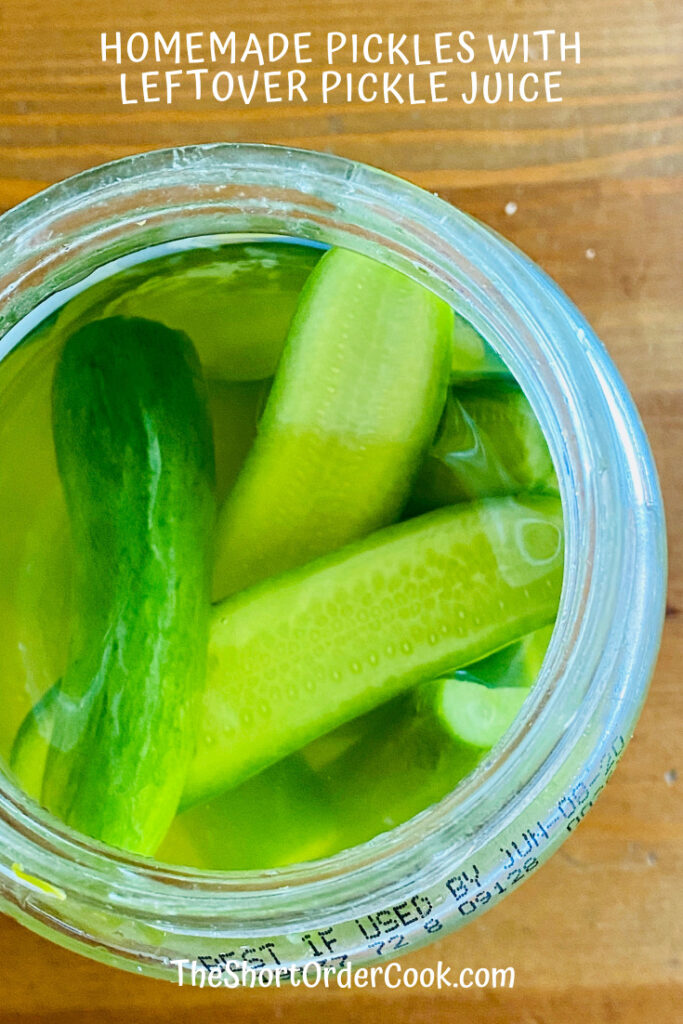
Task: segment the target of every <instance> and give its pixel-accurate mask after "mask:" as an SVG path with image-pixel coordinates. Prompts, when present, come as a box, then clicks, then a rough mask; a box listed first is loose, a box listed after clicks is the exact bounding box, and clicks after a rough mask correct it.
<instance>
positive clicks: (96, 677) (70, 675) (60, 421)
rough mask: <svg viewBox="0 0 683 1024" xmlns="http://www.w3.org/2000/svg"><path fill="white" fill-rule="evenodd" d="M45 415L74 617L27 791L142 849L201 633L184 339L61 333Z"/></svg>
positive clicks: (189, 716) (201, 485)
mask: <svg viewBox="0 0 683 1024" xmlns="http://www.w3.org/2000/svg"><path fill="white" fill-rule="evenodd" d="M53 426H54V439H55V447H56V453H57V461H58V467H59V472H60V476H61V479H62V483H63V486H64V491H65V496H66V501H67V507H68V510H69V515H70V527H71V534H72V543H73V550H74V559H75V565H74V595H75V604H74V606H75V609H76V615H75V623H74V629H73V632H72V637H71V647H70V659H69V666H68V668H67V670H66V673H65V675H64V677H63V679H62V682H61V686H60V688H59V696H58V699H57V701H56V704H55V719H54V728H53V733H52V744H51V748H50V750H49V752H48V757H47V762H46V769H45V776H44V780H43V790H42V800H43V802H44V803H45V805H46V806H47V807H48V809H49V810H51V811H52V812H53V813H55V814H57V815H58V816H59V817H61V818H62V819H63V820H64V821H65V822H66V823H67V824H69V825H71V826H73V827H74V828H76V829H78V830H80V831H81V832H84V833H86V834H88V835H90V836H93V837H94V838H97V839H100V840H102V841H104V842H108V843H110V844H111V845H114V846H119V847H121V848H124V849H127V850H131V851H133V852H137V853H153V852H154V850H155V849H156V847H157V845H158V843H159V842H160V841H161V839H162V838H163V835H164V834H165V832H166V830H167V828H168V826H169V824H170V822H171V820H172V819H173V816H174V814H175V812H176V809H177V804H178V800H179V798H180V794H181V792H182V788H183V784H184V781H185V774H186V770H187V765H188V762H189V759H190V757H191V754H192V749H193V746H194V742H195V734H196V728H197V711H198V706H199V696H200V694H201V692H202V689H203V686H204V680H205V665H206V649H207V641H208V623H209V608H210V604H209V583H210V565H211V557H210V556H211V551H210V539H211V531H212V527H213V524H214V519H215V497H214V458H213V442H212V434H211V423H210V420H209V416H208V411H207V402H206V393H205V386H204V382H203V378H202V375H201V370H200V366H199V361H198V359H197V356H196V353H195V352H194V349H193V347H192V344H191V342H190V341H189V339H188V338H187V337H186V336H185V335H182V334H180V333H178V332H175V331H171V330H169V329H168V328H165V327H162V326H160V325H157V324H152V323H151V322H148V321H144V320H138V319H124V318H112V319H109V320H100V321H97V322H94V323H92V324H90V325H89V326H87V327H85V328H83V329H81V330H79V331H77V332H76V333H75V334H74V335H72V336H71V337H70V338H69V339H68V341H67V343H66V346H65V348H64V351H63V353H62V356H61V359H60V362H59V363H58V366H57V369H56V372H55V379H54V385H53Z"/></svg>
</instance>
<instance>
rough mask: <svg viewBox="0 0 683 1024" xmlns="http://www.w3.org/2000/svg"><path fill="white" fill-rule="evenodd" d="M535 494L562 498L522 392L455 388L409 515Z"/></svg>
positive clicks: (506, 386)
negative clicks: (522, 493)
mask: <svg viewBox="0 0 683 1024" xmlns="http://www.w3.org/2000/svg"><path fill="white" fill-rule="evenodd" d="M531 490H538V491H545V492H548V493H552V494H558V493H559V488H558V483H557V477H556V474H555V468H554V466H553V462H552V458H551V456H550V452H549V450H548V445H547V442H546V439H545V436H544V434H543V431H542V430H541V427H540V425H539V423H538V420H537V419H536V416H535V414H534V412H533V410H532V408H531V406H530V404H529V401H528V399H527V398H526V396H525V395H524V393H523V392H522V391H521V389H520V388H519V387H518V386H517V385H515V384H514V383H510V382H499V383H498V385H497V386H496V385H493V384H489V385H486V386H484V387H482V386H481V385H472V386H470V387H465V386H461V387H451V389H450V391H449V394H448V398H447V401H446V405H445V409H444V413H443V417H442V420H441V424H440V425H439V430H438V432H437V436H436V438H435V440H434V443H433V444H432V446H431V449H430V451H429V453H428V455H427V457H426V459H425V460H424V462H423V463H422V466H421V468H420V472H419V474H418V477H417V480H416V482H415V486H414V488H413V491H412V493H411V496H410V500H409V502H408V512H409V514H411V515H415V514H419V513H420V512H426V511H429V510H430V509H433V508H438V507H440V506H443V505H451V504H454V503H455V502H459V501H472V500H474V499H477V498H490V497H496V496H502V495H505V494H513V493H515V492H517V491H531Z"/></svg>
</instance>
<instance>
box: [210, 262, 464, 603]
mask: <svg viewBox="0 0 683 1024" xmlns="http://www.w3.org/2000/svg"><path fill="white" fill-rule="evenodd" d="M452 327H453V313H452V310H451V309H450V307H449V306H448V305H447V304H446V303H445V302H443V301H442V300H441V299H439V298H437V297H436V296H435V295H433V294H432V293H431V292H430V291H429V290H428V289H427V288H425V287H424V286H422V285H419V284H416V283H415V282H414V281H412V280H410V279H409V278H407V277H406V276H405V275H403V274H400V273H398V272H397V271H395V270H392V269H391V268H389V267H387V266H385V265H384V264H381V263H378V262H377V261H375V260H372V259H370V258H368V257H367V256H361V255H359V254H358V253H354V252H350V251H348V250H343V249H332V250H330V251H328V252H327V253H325V255H324V256H323V257H322V259H321V260H320V262H319V263H318V264H317V266H316V267H315V269H314V270H313V272H312V274H311V276H310V277H309V279H308V281H307V283H306V285H305V287H304V290H303V292H302V294H301V297H300V300H299V304H298V306H297V310H296V313H295V315H294V319H293V321H292V325H291V327H290V330H289V334H288V337H287V343H286V345H285V349H284V352H283V355H282V358H281V360H280V363H279V366H278V370H277V373H276V375H275V380H274V383H273V387H272V390H271V392H270V395H269V397H268V401H267V403H266V406H265V410H264V412H263V416H262V418H261V421H260V423H259V429H258V434H257V437H256V441H255V442H254V445H253V447H252V449H251V451H250V453H249V455H248V457H247V460H246V462H245V464H244V466H243V468H242V471H241V473H240V475H239V477H238V479H237V481H236V483H235V486H234V488H233V490H232V491H231V493H230V494H229V496H228V498H227V500H226V502H225V504H224V505H223V508H222V509H221V512H220V515H219V521H218V527H217V541H216V563H215V571H214V591H213V593H214V599H215V600H218V599H220V598H222V597H225V596H227V595H229V594H233V593H235V592H237V591H239V590H242V589H244V588H245V587H248V586H251V585H252V584H253V583H256V582H258V581H259V580H263V579H266V578H267V577H269V576H273V575H277V574H279V573H281V572H284V571H285V570H287V569H291V568H294V567H296V566H298V565H303V564H304V563H305V562H307V561H310V560H311V559H314V558H317V557H318V556H320V555H324V554H327V553H328V552H330V551H334V550H336V549H338V548H341V547H342V546H343V545H344V544H347V543H349V542H350V541H353V540H355V539H356V538H358V537H362V536H365V535H366V534H368V533H371V532H372V531H373V530H376V529H378V528H379V527H382V526H385V525H387V524H388V523H390V522H393V521H394V520H395V519H396V518H398V516H399V514H400V512H401V509H402V507H403V505H404V504H405V501H406V499H407V497H408V494H409V492H410V487H411V485H412V483H413V480H414V478H415V475H416V473H417V471H418V468H419V465H420V462H421V460H422V458H423V456H424V454H425V452H426V450H427V448H428V446H429V444H430V442H431V440H432V437H433V435H434V432H435V430H436V426H437V424H438V421H439V417H440V415H441V410H442V408H443V404H444V401H445V397H446V388H447V383H448V376H449V364H450V353H451V334H452Z"/></svg>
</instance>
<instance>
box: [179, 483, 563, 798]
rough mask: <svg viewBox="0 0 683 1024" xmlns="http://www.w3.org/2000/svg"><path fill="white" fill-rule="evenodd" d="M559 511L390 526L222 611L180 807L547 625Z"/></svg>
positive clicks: (456, 515)
mask: <svg viewBox="0 0 683 1024" xmlns="http://www.w3.org/2000/svg"><path fill="white" fill-rule="evenodd" d="M562 565H563V555H562V510H561V505H560V502H559V500H558V499H556V498H553V497H549V496H547V497H546V496H537V497H531V496H530V497H528V498H524V499H522V498H502V499H490V500H488V501H483V502H476V503H472V504H464V505H461V506H455V507H453V508H449V509H441V510H439V511H437V512H433V513H430V514H428V515H425V516H421V517H419V518H417V519H413V520H409V521H407V522H403V523H399V524H397V525H395V526H391V527H387V528H386V529H385V530H383V531H379V532H378V533H376V534H374V535H372V536H370V537H368V538H366V539H364V540H363V541H358V542H356V543H355V544H353V545H349V546H348V547H347V548H345V549H343V550H342V551H339V552H337V553H335V554H332V555H328V556H326V557H325V558H321V559H318V560H317V561H315V562H313V563H311V564H309V565H306V566H304V567H302V568H300V569H297V570H292V571H290V572H289V573H285V574H283V575H282V576H280V577H277V578H275V579H272V580H269V581H267V582H265V583H262V584H260V585H259V586H255V587H253V588H250V589H249V590H247V591H244V592H243V593H241V594H238V595H236V596H234V597H232V598H229V599H227V600H226V601H224V602H222V603H221V604H220V605H219V606H218V607H216V608H215V610H214V615H213V622H212V628H211V642H210V646H209V668H208V682H207V688H206V691H205V695H204V703H203V712H202V716H201V719H202V725H201V728H200V732H199V738H198V744H197V750H196V753H195V757H194V760H193V762H192V765H191V768H190V772H189V775H188V779H187V782H186V786H185V792H184V794H183V805H184V806H187V805H188V804H189V803H192V802H196V801H199V800H201V799H206V798H208V797H209V796H211V795H212V794H214V793H218V792H220V791H221V790H222V789H227V788H229V787H230V786H233V785H236V784H237V783H238V782H240V781H241V780H242V779H245V778H247V777H248V776H249V775H252V774H255V773H256V772H258V771H260V770H262V769H263V768H265V767H267V766H268V765H269V764H272V763H273V762H274V761H277V760H279V759H280V758H282V757H285V756H286V755H287V754H289V753H291V752H292V751H294V750H297V749H299V748H300V747H302V746H304V745H305V744H306V743H308V742H310V741H311V740H313V739H315V738H316V737H317V736H320V735H322V734H323V733H326V732H329V731H330V730H331V729H333V728H335V727H336V726H338V725H341V724H342V723H343V722H345V721H348V720H350V719H352V718H354V717H356V716H357V715H360V714H363V713H364V712H365V711H368V710H370V709H371V708H372V707H374V706H377V705H378V704H381V703H383V702H384V701H386V700H389V699H390V698H391V697H393V696H394V695H396V694H397V693H400V692H402V691H405V690H407V689H409V688H410V687H411V686H414V685H415V684H417V683H419V682H421V681H423V680H425V679H429V678H433V677H435V676H438V675H440V674H441V673H443V672H445V671H452V670H454V669H456V668H458V667H460V666H462V665H465V664H468V663H470V662H472V661H475V660H476V659H478V658H482V657H484V656H485V655H487V654H489V653H491V652H493V651H495V650H497V649H499V648H501V647H503V646H505V645H506V644H507V643H510V642H512V641H513V640H514V639H516V638H518V637H519V636H521V635H524V634H525V633H528V632H531V631H532V630H534V629H537V628H540V627H541V626H542V625H544V624H546V623H548V622H550V621H552V620H553V619H554V617H555V614H556V612H557V603H558V599H559V594H560V588H561V581H562Z"/></svg>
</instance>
